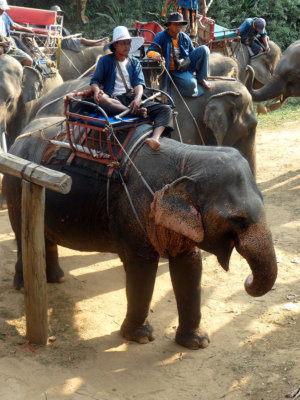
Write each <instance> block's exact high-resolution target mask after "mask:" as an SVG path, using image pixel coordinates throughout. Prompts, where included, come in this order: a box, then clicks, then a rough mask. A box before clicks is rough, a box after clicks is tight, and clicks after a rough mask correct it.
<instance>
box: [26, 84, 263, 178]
mask: <svg viewBox="0 0 300 400" xmlns="http://www.w3.org/2000/svg"><path fill="white" fill-rule="evenodd" d="M89 81H90V78H88V77H87V78H83V79H81V80H80V81H77V80H73V81H67V82H64V83H63V84H62V85H61V86H59V87H57V88H56V89H53V90H52V91H51V92H49V93H47V94H45V95H44V96H43V97H41V98H40V99H39V101H38V102H37V103H36V105H35V107H34V109H33V112H32V115H31V119H33V118H34V117H35V116H39V117H46V116H50V115H61V116H63V115H64V106H63V97H64V95H65V94H67V93H70V92H74V91H79V90H84V89H88V88H89ZM172 97H173V99H174V101H175V108H176V110H177V111H178V113H179V114H178V122H179V128H180V132H181V136H182V139H183V142H184V143H191V144H203V143H202V141H201V138H200V136H199V133H198V129H197V128H196V126H195V123H194V121H193V118H192V117H191V116H190V114H189V111H188V110H187V108H186V107H185V105H184V104H183V103H182V100H181V99H180V98H179V96H178V95H177V92H176V90H175V89H172ZM184 100H185V102H186V103H187V105H188V107H189V109H190V110H191V112H192V113H193V115H194V117H195V119H196V121H197V123H198V126H199V127H200V130H201V134H202V137H203V139H204V143H205V144H206V145H225V146H232V147H235V148H237V149H238V150H240V152H241V153H242V155H243V156H244V157H245V158H246V159H247V160H248V162H249V164H250V167H251V170H252V172H253V174H254V175H255V173H256V160H255V135H256V126H257V119H256V117H255V113H254V111H253V105H252V99H251V96H250V94H249V92H248V90H247V89H246V88H245V86H244V85H243V84H241V83H240V82H238V81H230V80H229V81H226V80H225V81H223V80H216V81H212V88H211V89H210V90H206V91H205V93H204V94H203V95H202V96H200V97H198V98H187V97H185V98H184ZM175 138H177V139H178V140H180V136H179V134H178V132H177V134H175Z"/></svg>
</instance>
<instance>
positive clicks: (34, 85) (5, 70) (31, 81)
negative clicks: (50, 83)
mask: <svg viewBox="0 0 300 400" xmlns="http://www.w3.org/2000/svg"><path fill="white" fill-rule="evenodd" d="M0 72H1V75H0V109H1V113H0V115H1V117H0V118H1V126H2V127H4V126H5V127H6V128H7V132H8V136H11V133H14V132H15V130H16V127H15V121H16V119H17V117H18V115H20V114H21V117H22V118H19V119H20V120H22V121H23V120H24V105H25V104H27V103H29V102H31V101H32V100H34V99H36V98H37V97H38V96H39V95H40V93H41V90H42V87H43V82H42V77H41V75H40V73H39V72H38V71H36V70H35V69H34V68H31V67H22V65H21V64H20V63H19V62H18V61H17V60H15V59H14V58H13V57H10V56H8V55H3V56H1V63H0ZM23 122H24V121H23ZM24 123H25V122H24ZM12 126H13V129H11V128H12Z"/></svg>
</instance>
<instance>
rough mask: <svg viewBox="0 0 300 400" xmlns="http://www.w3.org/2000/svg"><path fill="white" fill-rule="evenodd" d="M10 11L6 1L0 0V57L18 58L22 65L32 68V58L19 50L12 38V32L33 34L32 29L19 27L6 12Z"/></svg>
mask: <svg viewBox="0 0 300 400" xmlns="http://www.w3.org/2000/svg"><path fill="white" fill-rule="evenodd" d="M6 10H9V7H8V5H7V2H6V0H0V55H2V54H4V53H8V54H9V55H10V56H12V57H14V58H16V59H17V60H18V61H20V63H21V64H22V65H27V66H29V67H30V66H31V65H32V58H31V57H30V56H29V55H28V54H26V53H25V52H24V51H23V50H21V49H18V48H17V46H16V43H15V41H14V40H13V38H11V37H10V30H11V29H16V30H19V31H22V32H30V33H33V32H34V31H33V29H32V28H27V27H26V26H23V25H19V24H17V23H15V22H13V21H12V19H11V18H10V17H9V16H8V15H7V13H6V12H5V11H6Z"/></svg>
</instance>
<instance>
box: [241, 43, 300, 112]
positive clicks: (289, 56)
mask: <svg viewBox="0 0 300 400" xmlns="http://www.w3.org/2000/svg"><path fill="white" fill-rule="evenodd" d="M248 71H249V72H250V77H249V79H248V81H247V87H248V89H249V92H250V93H251V95H252V98H253V100H254V101H266V100H271V99H276V98H279V101H278V102H277V103H275V104H273V105H271V104H270V105H269V108H270V110H275V109H277V108H279V107H280V106H281V105H282V104H283V103H284V102H285V100H286V99H287V98H288V97H299V96H300V40H297V41H296V42H294V43H292V44H291V45H290V46H289V47H288V48H287V49H286V50H285V51H284V53H283V55H282V57H281V59H280V60H279V62H278V64H277V67H276V69H275V72H274V74H273V75H272V77H271V78H270V79H269V81H268V82H267V83H266V84H265V85H264V86H263V87H262V88H260V89H256V90H255V89H254V88H253V72H252V70H251V68H248Z"/></svg>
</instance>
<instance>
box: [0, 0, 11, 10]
mask: <svg viewBox="0 0 300 400" xmlns="http://www.w3.org/2000/svg"><path fill="white" fill-rule="evenodd" d="M0 10H3V11H5V10H9V7H8V5H7V2H6V0H0Z"/></svg>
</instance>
